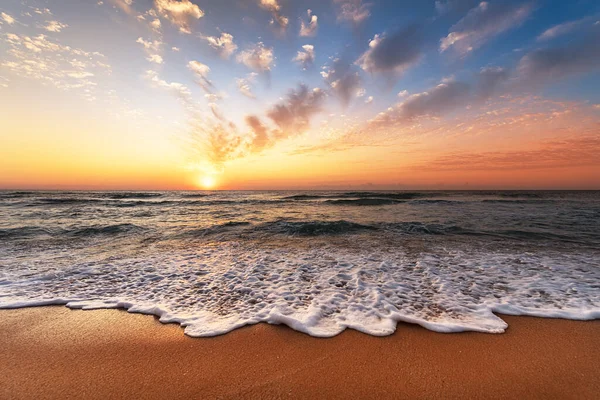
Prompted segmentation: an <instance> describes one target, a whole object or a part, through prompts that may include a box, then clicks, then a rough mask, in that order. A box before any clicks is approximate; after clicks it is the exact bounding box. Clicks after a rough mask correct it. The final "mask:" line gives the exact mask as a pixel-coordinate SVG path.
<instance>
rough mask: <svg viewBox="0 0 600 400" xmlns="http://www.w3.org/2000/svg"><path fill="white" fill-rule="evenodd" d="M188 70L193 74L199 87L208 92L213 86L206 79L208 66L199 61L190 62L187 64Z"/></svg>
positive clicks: (208, 70)
mask: <svg viewBox="0 0 600 400" xmlns="http://www.w3.org/2000/svg"><path fill="white" fill-rule="evenodd" d="M188 69H189V70H190V71H192V72H193V73H194V76H195V77H196V81H197V82H198V84H199V85H200V87H202V89H204V90H205V91H207V92H210V91H211V88H212V87H213V84H212V82H211V81H210V80H209V79H208V73H209V72H210V68H209V67H208V65H206V64H202V63H201V62H200V61H190V62H189V63H188Z"/></svg>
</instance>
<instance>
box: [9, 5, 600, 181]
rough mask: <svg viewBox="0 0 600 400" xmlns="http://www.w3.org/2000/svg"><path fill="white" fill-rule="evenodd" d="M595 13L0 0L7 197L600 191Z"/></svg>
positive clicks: (598, 17)
mask: <svg viewBox="0 0 600 400" xmlns="http://www.w3.org/2000/svg"><path fill="white" fill-rule="evenodd" d="M598 43H600V3H599V2H598V1H596V0H573V1H549V0H546V1H544V0H531V1H499V0H490V1H472V0H439V1H419V2H415V1H405V0H380V1H377V0H372V1H366V0H314V1H311V0H308V1H304V0H303V1H300V0H220V1H216V0H101V1H97V0H61V1H50V0H46V1H44V0H3V1H2V2H1V3H0V189H165V190H166V189H231V190H246V189H256V190H262V189H294V190H295V189H351V188H363V189H368V188H371V189H398V190H400V189H503V188H504V189H600V46H599V45H598Z"/></svg>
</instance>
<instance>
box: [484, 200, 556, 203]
mask: <svg viewBox="0 0 600 400" xmlns="http://www.w3.org/2000/svg"><path fill="white" fill-rule="evenodd" d="M481 202H482V203H492V204H493V203H497V204H549V203H555V202H556V201H555V200H550V199H514V200H508V199H485V200H481Z"/></svg>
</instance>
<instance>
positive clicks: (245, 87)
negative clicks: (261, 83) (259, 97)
mask: <svg viewBox="0 0 600 400" xmlns="http://www.w3.org/2000/svg"><path fill="white" fill-rule="evenodd" d="M257 75H258V74H257V73H256V72H251V73H250V74H248V75H247V76H246V77H245V78H238V79H236V80H235V81H236V83H237V87H238V90H239V91H240V93H241V94H243V95H244V96H246V97H249V98H251V99H255V98H256V96H255V95H254V93H253V92H252V86H253V85H254V80H255V79H256V76H257Z"/></svg>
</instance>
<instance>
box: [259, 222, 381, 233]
mask: <svg viewBox="0 0 600 400" xmlns="http://www.w3.org/2000/svg"><path fill="white" fill-rule="evenodd" d="M377 229H378V228H377V227H374V226H371V225H363V224H358V223H356V222H349V221H344V220H341V221H306V222H299V221H283V220H279V221H273V222H267V223H264V224H260V225H258V226H256V227H255V228H254V230H255V231H264V232H269V233H276V234H284V235H292V236H320V235H343V234H350V233H357V232H361V231H373V230H377Z"/></svg>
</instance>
